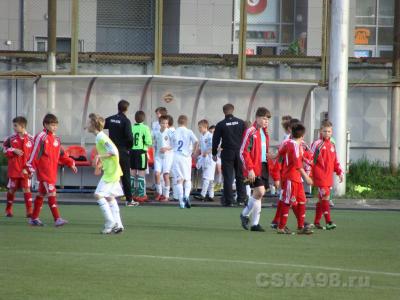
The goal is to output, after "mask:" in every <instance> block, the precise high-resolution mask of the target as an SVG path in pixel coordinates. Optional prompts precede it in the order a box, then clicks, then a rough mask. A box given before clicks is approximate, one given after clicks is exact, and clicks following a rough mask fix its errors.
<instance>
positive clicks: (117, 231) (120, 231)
mask: <svg viewBox="0 0 400 300" xmlns="http://www.w3.org/2000/svg"><path fill="white" fill-rule="evenodd" d="M124 230H125V229H124V227H118V226H114V228H113V229H112V232H113V233H115V234H119V233H122V232H123V231H124Z"/></svg>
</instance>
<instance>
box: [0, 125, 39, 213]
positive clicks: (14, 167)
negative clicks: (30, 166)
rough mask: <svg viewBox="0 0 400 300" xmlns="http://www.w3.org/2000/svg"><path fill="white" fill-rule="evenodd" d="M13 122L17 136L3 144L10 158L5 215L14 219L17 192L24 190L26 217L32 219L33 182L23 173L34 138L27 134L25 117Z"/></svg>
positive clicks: (9, 138) (11, 137)
mask: <svg viewBox="0 0 400 300" xmlns="http://www.w3.org/2000/svg"><path fill="white" fill-rule="evenodd" d="M12 122H13V128H14V132H15V134H13V135H11V136H9V137H8V138H7V139H6V140H5V142H4V144H3V150H4V154H5V156H6V157H7V158H8V172H7V173H8V185H7V188H8V192H7V206H6V211H5V214H6V217H9V218H11V217H13V207H12V206H13V202H14V200H15V192H16V191H17V190H18V189H22V190H23V192H24V199H25V208H26V217H27V218H30V217H31V215H32V194H31V181H30V180H29V177H28V176H27V175H24V174H23V173H22V171H23V169H24V166H25V164H26V161H27V160H28V159H29V157H30V155H31V152H32V148H33V137H32V136H31V135H30V134H28V133H27V132H26V125H27V123H28V122H27V120H26V119H25V118H24V117H16V118H14V119H13V121H12Z"/></svg>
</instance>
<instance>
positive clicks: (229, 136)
mask: <svg viewBox="0 0 400 300" xmlns="http://www.w3.org/2000/svg"><path fill="white" fill-rule="evenodd" d="M245 129H246V126H245V124H244V121H243V120H241V119H239V118H236V117H234V116H233V115H226V116H225V119H224V120H222V121H220V122H218V124H217V125H216V126H215V131H214V135H213V140H212V155H217V153H218V146H219V144H220V141H221V138H222V144H221V148H222V149H223V150H233V151H239V149H240V146H241V145H242V138H243V133H244V131H245Z"/></svg>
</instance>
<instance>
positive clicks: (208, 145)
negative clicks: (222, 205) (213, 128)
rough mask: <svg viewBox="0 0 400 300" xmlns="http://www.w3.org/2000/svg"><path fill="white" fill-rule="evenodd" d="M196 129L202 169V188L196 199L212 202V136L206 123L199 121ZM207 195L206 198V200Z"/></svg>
mask: <svg viewBox="0 0 400 300" xmlns="http://www.w3.org/2000/svg"><path fill="white" fill-rule="evenodd" d="M197 125H198V129H199V132H200V134H201V137H200V149H199V150H200V156H199V158H198V164H199V167H201V169H202V179H203V182H202V187H201V192H200V196H198V197H197V198H198V199H199V200H201V201H206V200H208V201H214V176H215V166H216V162H215V161H214V160H213V159H212V154H211V150H212V134H211V133H210V132H209V131H208V121H207V120H200V121H199V122H198V123H197ZM207 194H208V198H206V196H207Z"/></svg>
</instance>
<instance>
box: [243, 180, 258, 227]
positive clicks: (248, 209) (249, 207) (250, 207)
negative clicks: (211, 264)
mask: <svg viewBox="0 0 400 300" xmlns="http://www.w3.org/2000/svg"><path fill="white" fill-rule="evenodd" d="M249 187H250V186H249ZM255 201H256V200H255V199H254V198H253V197H251V196H250V197H249V201H247V204H246V206H245V207H244V208H243V210H242V213H241V214H240V221H241V223H242V227H243V229H244V230H248V229H249V222H250V215H251V213H252V212H253V207H254V203H255Z"/></svg>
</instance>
